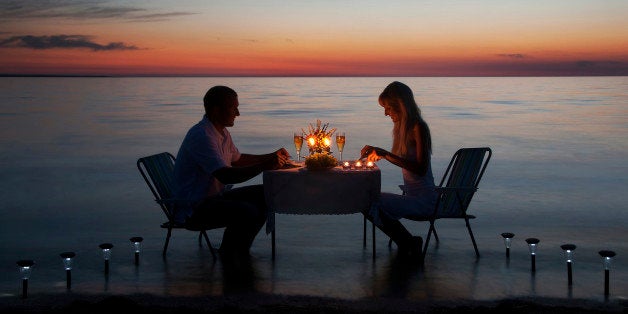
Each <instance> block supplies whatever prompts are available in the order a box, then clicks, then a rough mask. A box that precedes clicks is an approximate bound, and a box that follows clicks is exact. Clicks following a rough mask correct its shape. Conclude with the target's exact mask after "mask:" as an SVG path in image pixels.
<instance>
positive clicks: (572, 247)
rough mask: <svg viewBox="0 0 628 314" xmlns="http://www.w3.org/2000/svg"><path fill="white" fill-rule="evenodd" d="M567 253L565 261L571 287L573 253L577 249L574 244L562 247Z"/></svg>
mask: <svg viewBox="0 0 628 314" xmlns="http://www.w3.org/2000/svg"><path fill="white" fill-rule="evenodd" d="M560 248H561V249H563V251H565V259H567V285H569V286H571V284H572V283H573V279H572V270H571V263H572V262H573V251H574V250H575V249H576V246H575V245H574V244H563V245H561V246H560Z"/></svg>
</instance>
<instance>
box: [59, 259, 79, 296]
mask: <svg viewBox="0 0 628 314" xmlns="http://www.w3.org/2000/svg"><path fill="white" fill-rule="evenodd" d="M60 255H61V258H62V259H63V268H64V269H65V278H66V286H67V288H68V290H70V289H71V288H72V259H73V258H74V256H76V254H74V252H63V253H61V254H60Z"/></svg>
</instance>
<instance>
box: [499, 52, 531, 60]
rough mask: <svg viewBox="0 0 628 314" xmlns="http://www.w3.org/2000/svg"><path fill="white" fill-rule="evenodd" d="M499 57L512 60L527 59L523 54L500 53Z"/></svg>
mask: <svg viewBox="0 0 628 314" xmlns="http://www.w3.org/2000/svg"><path fill="white" fill-rule="evenodd" d="M497 56H499V57H504V58H511V59H524V58H527V56H526V55H524V54H522V53H500V54H498V55H497Z"/></svg>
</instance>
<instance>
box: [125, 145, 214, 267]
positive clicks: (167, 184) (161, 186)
mask: <svg viewBox="0 0 628 314" xmlns="http://www.w3.org/2000/svg"><path fill="white" fill-rule="evenodd" d="M174 161H175V158H174V156H173V155H172V154H170V153H168V152H163V153H159V154H155V155H151V156H146V157H142V158H139V159H138V160H137V168H138V169H139V171H140V174H141V175H142V177H143V178H144V181H146V184H147V185H148V187H149V188H150V191H151V192H152V193H153V196H154V197H155V201H156V202H157V204H159V206H160V207H161V209H162V211H163V212H164V214H165V215H166V217H167V218H168V221H166V222H164V223H162V224H161V228H164V229H168V233H167V234H166V242H165V244H164V249H163V253H162V254H163V256H164V257H165V256H166V252H167V250H168V244H169V243H170V237H171V236H172V230H173V229H186V230H190V231H196V232H199V234H198V244H199V246H202V245H203V244H202V238H204V239H205V242H206V243H207V246H208V247H209V249H210V251H211V253H212V256H213V257H214V258H216V252H215V249H214V247H213V246H212V245H211V242H210V241H209V237H208V236H207V230H210V229H217V228H221V227H222V226H211V225H207V226H203V225H196V224H195V225H193V226H192V225H183V224H179V223H176V222H175V220H174V212H175V210H176V206H178V205H180V204H182V203H185V202H186V201H185V200H177V199H174V198H173V195H172V193H173V191H172V190H173V175H174Z"/></svg>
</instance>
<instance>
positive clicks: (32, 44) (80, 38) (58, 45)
mask: <svg viewBox="0 0 628 314" xmlns="http://www.w3.org/2000/svg"><path fill="white" fill-rule="evenodd" d="M15 47H19V48H30V49H36V50H42V49H73V48H86V49H90V50H92V51H110V50H138V49H139V48H137V47H135V46H130V45H126V44H125V43H122V42H111V43H108V44H106V45H102V44H98V43H95V42H93V41H92V40H91V36H85V35H52V36H33V35H25V36H13V37H10V38H7V39H2V40H0V48H15Z"/></svg>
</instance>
